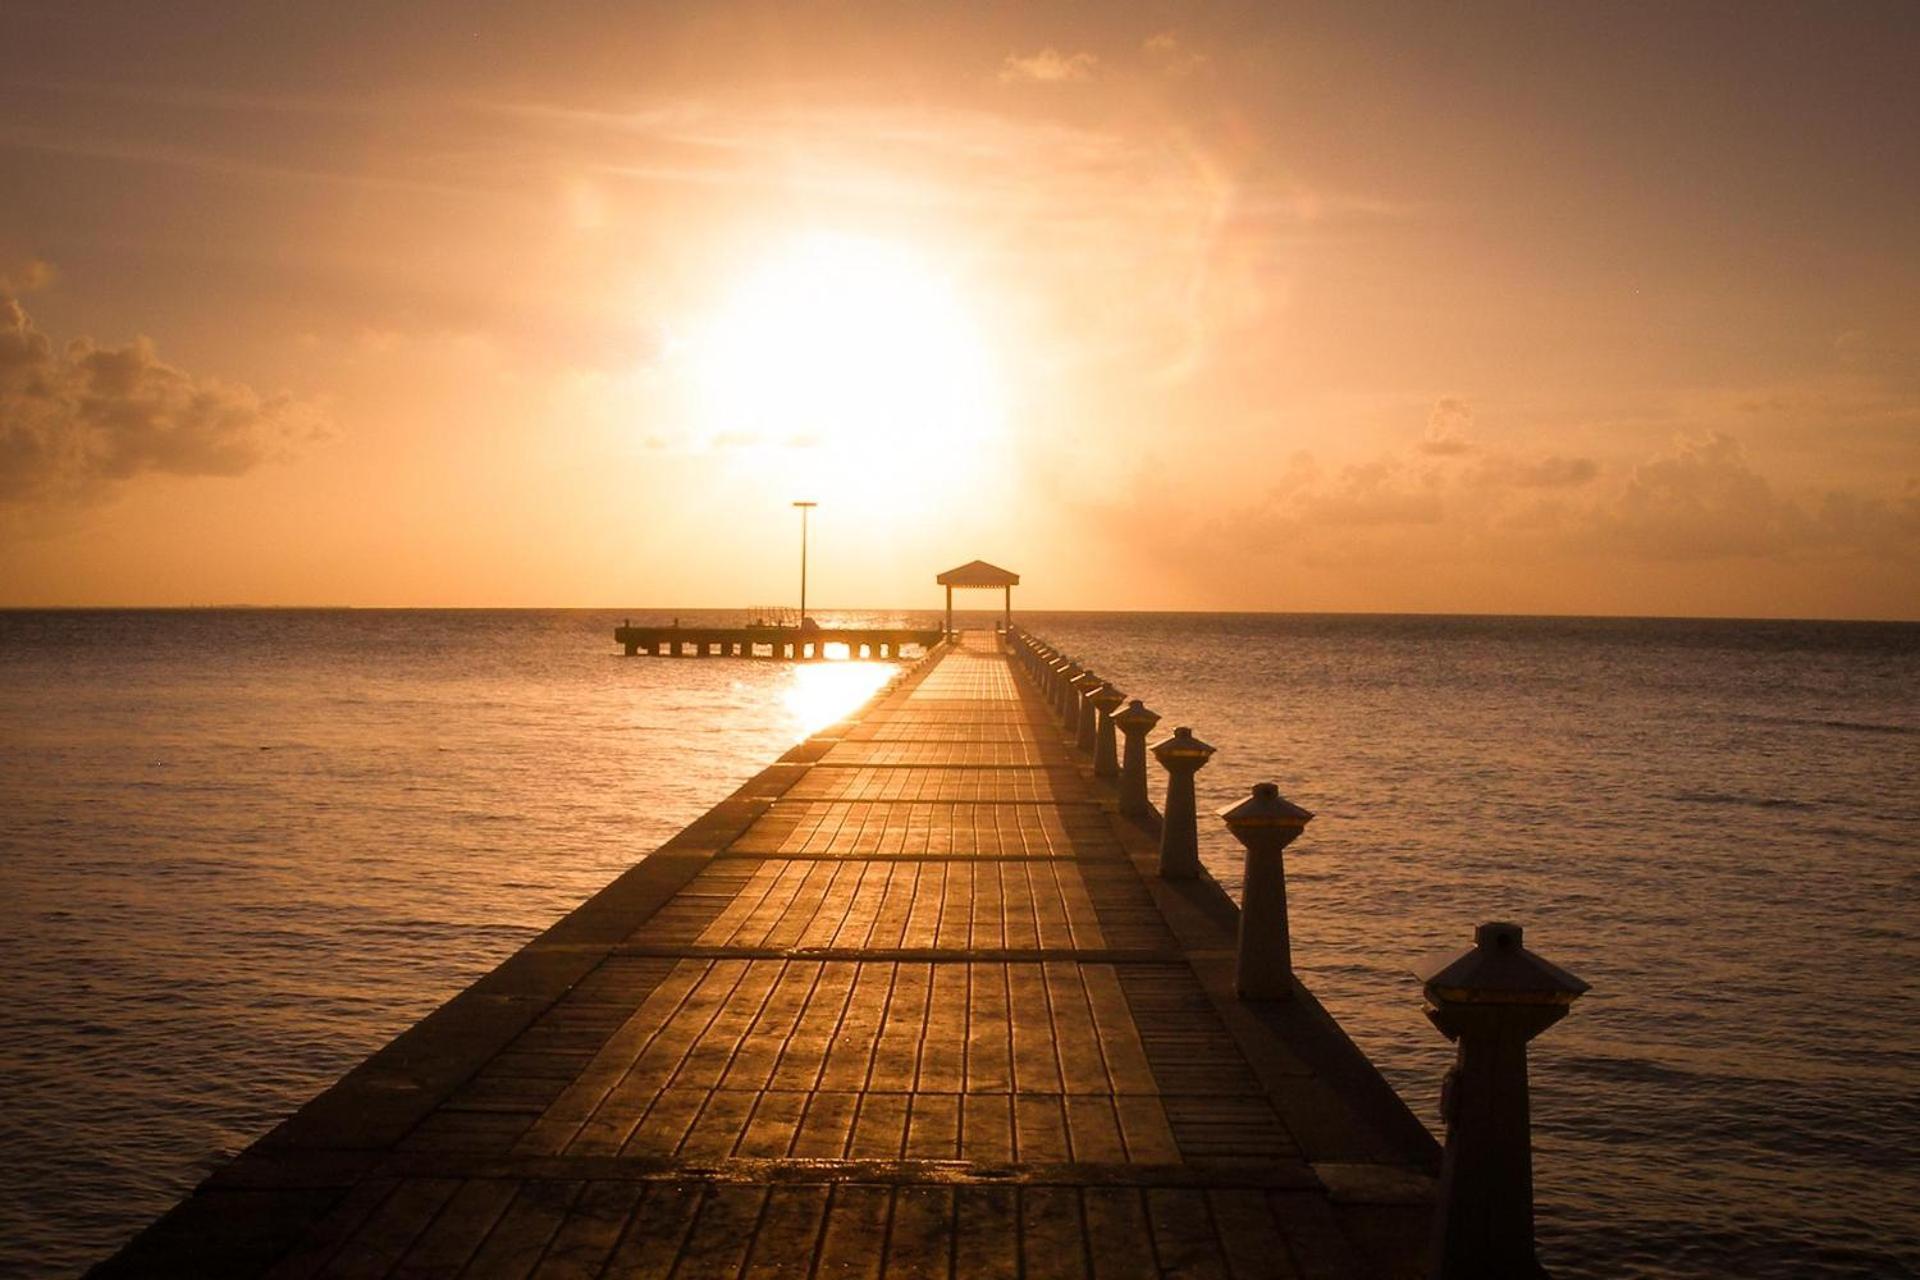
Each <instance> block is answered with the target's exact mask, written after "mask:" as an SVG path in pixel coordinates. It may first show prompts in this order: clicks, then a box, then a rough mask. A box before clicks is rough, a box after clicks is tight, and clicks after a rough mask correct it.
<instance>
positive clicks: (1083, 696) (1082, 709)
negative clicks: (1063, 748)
mask: <svg viewBox="0 0 1920 1280" xmlns="http://www.w3.org/2000/svg"><path fill="white" fill-rule="evenodd" d="M1106 687H1107V682H1106V681H1105V680H1102V679H1101V678H1100V677H1099V676H1094V675H1091V674H1090V678H1089V679H1088V680H1087V681H1086V682H1085V683H1084V684H1082V685H1081V686H1080V702H1079V706H1078V708H1077V709H1076V710H1075V712H1074V727H1073V745H1074V746H1076V747H1078V748H1080V749H1081V750H1082V751H1084V752H1086V753H1087V754H1088V755H1092V754H1093V744H1094V741H1095V740H1096V739H1097V738H1098V737H1099V734H1100V713H1099V712H1098V711H1097V710H1095V707H1096V705H1097V704H1096V703H1095V701H1094V699H1096V698H1098V697H1099V696H1100V691H1101V690H1102V689H1104V688H1106Z"/></svg>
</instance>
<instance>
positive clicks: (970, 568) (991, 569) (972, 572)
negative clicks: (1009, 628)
mask: <svg viewBox="0 0 1920 1280" xmlns="http://www.w3.org/2000/svg"><path fill="white" fill-rule="evenodd" d="M934 581H935V582H938V583H939V584H940V585H941V586H943V587H945V588H946V589H947V634H948V635H952V634H953V589H954V588H955V587H958V588H960V589H961V590H962V591H1004V592H1005V593H1006V596H1005V601H1006V603H1005V612H1006V620H1007V623H1008V624H1009V625H1011V624H1012V622H1013V589H1014V588H1015V587H1017V586H1019V585H1020V575H1019V574H1017V573H1009V572H1008V571H1007V570H1005V569H1002V568H1001V567H1000V566H999V565H997V564H988V563H987V562H986V561H985V560H969V561H967V562H966V563H965V564H963V565H961V566H960V567H959V568H958V569H949V570H947V571H946V572H945V573H943V574H941V575H940V576H939V577H937V578H935V579H934Z"/></svg>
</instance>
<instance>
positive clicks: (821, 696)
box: [780, 646, 894, 736]
mask: <svg viewBox="0 0 1920 1280" xmlns="http://www.w3.org/2000/svg"><path fill="white" fill-rule="evenodd" d="M828 647H829V648H832V647H833V646H828ZM844 647H845V646H841V648H844ZM893 673H894V668H892V667H890V666H888V665H887V664H886V663H884V662H820V663H806V662H799V663H795V664H794V665H793V667H792V668H791V669H790V671H789V672H788V673H787V674H788V680H787V684H786V687H785V688H784V689H782V690H781V692H780V701H781V704H782V705H783V706H784V707H785V708H786V712H787V716H788V718H789V719H790V720H791V721H792V722H793V727H794V729H795V730H796V732H797V733H799V734H800V735H802V736H804V735H806V734H809V733H815V732H818V731H819V730H821V729H824V728H826V727H827V726H828V725H830V724H832V723H833V722H834V721H835V720H838V719H840V718H841V717H842V716H845V715H846V714H848V713H849V712H851V711H852V710H853V709H854V708H855V707H857V706H859V705H860V704H861V703H862V702H865V701H866V700H867V699H868V698H869V697H871V696H872V695H873V693H874V692H875V691H876V690H877V689H879V688H880V686H881V685H883V684H885V683H886V682H887V680H888V679H889V678H890V677H891V676H892V675H893Z"/></svg>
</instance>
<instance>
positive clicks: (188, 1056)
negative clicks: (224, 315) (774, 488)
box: [0, 610, 1920, 1280]
mask: <svg viewBox="0 0 1920 1280" xmlns="http://www.w3.org/2000/svg"><path fill="white" fill-rule="evenodd" d="M623 616H631V617H633V618H634V620H635V621H655V620H658V621H664V620H665V618H666V617H667V616H668V615H666V614H660V613H649V612H645V611H641V610H629V611H622V612H620V613H615V612H611V611H591V610H583V611H385V610H379V611H375V610H180V611H58V612H29V611H15V612H0V981H4V983H5V989H6V999H5V1002H4V1004H0V1154H3V1155H4V1157H5V1160H6V1164H7V1166H8V1169H9V1176H8V1177H7V1178H5V1179H0V1275H19V1276H64V1275H71V1274H74V1273H76V1272H77V1271H79V1270H82V1269H83V1268H84V1267H85V1266H86V1265H87V1264H88V1263H90V1262H91V1261H93V1260H96V1259H97V1258H99V1257H101V1256H103V1255H105V1254H106V1253H108V1252H110V1251H111V1250H112V1249H113V1248H114V1247H115V1246H116V1245H117V1244H118V1243H119V1242H120V1241H121V1240H123V1239H124V1238H125V1237H126V1236H127V1235H129V1234H130V1233H131V1232H132V1231H134V1230H136V1229H137V1228H138V1227H139V1226H140V1225H142V1224H143V1223H144V1222H146V1221H147V1220H149V1219H151V1218H152V1217H153V1216H154V1215H156V1214H158V1213H159V1212H161V1211H163V1210H164V1209H165V1208H166V1207H167V1206H168V1205H170V1204H171V1203H172V1202H173V1201H174V1200H176V1199H177V1198H178V1197H179V1196H181V1195H182V1194H183V1193H184V1192H185V1191H187V1190H188V1189H189V1188H190V1187H191V1186H192V1185H193V1184H194V1183H195V1182H197V1181H198V1180H199V1179H200V1178H201V1177H202V1176H204V1174H205V1173H206V1171H207V1170H208V1169H209V1168H210V1167H212V1166H213V1165H214V1164H216V1163H217V1162H219V1161H220V1160H222V1159H224V1158H225V1157H227V1156H229V1155H231V1154H232V1153H233V1152H235V1151H237V1150H239V1149H240V1148H242V1147H244V1146H245V1145H246V1144H247V1143H248V1142H250V1141H251V1140H253V1139H254V1138H255V1137H257V1136H258V1135H259V1134H260V1133H262V1132H264V1131H265V1130H266V1129H267V1128H268V1127H270V1126H271V1125H272V1123H274V1121H276V1120H277V1119H278V1118H280V1117H281V1116H282V1115H284V1114H285V1113H286V1112H288V1111H290V1110H291V1109H293V1108H294V1107H295V1106H297V1105H298V1104H299V1103H301V1102H302V1101H304V1100H305V1099H306V1098H308V1097H310V1096H311V1095H312V1094H313V1093H315V1092H317V1091H318V1090H319V1089H320V1088H322V1087H324V1086H325V1085H326V1084H328V1083H330V1082H331V1081H332V1080H333V1079H334V1078H336V1077H337V1076H338V1075H340V1074H341V1073H342V1072H343V1071H344V1070H346V1069H347V1068H348V1067H350V1066H352V1065H353V1064H354V1063H356V1062H357V1061H359V1060H360V1059H361V1058H362V1057H364V1056H365V1055H366V1054H367V1053H369V1052H370V1051H372V1050H373V1049H375V1048H377V1047H378V1046H380V1045H381V1044H383V1043H384V1042H386V1041H387V1040H388V1039H390V1038H391V1037H392V1036H393V1035H394V1034H396V1033H397V1032H399V1031H400V1030H402V1029H404V1028H405V1027H406V1026H408V1025H410V1024H411V1023H412V1022H414V1021H415V1020H416V1019H418V1018H419V1017H420V1016H422V1015H423V1014H425V1013H427V1012H428V1011H430V1010H431V1009H433V1008H434V1007H435V1006H437V1005H438V1004H440V1003H441V1002H442V1001H444V1000H445V999H447V998H448V997H449V996H451V995H452V994H454V993H455V992H456V991H458V990H459V989H461V988H462V987H463V986H465V985H466V984H467V983H468V982H470V981H471V980H472V979H474V978H475V977H477V976H478V975H480V974H481V973H483V972H485V971H486V970H488V969H489V968H491V967H492V966H493V965H494V964H495V963H497V962H498V961H499V960H500V959H501V958H502V957H504V956H505V955H507V954H509V953H510V952H512V951H513V950H514V949H516V948H517V947H518V946H520V945H521V944H522V943H523V942H525V941H526V940H527V939H528V938H530V937H531V936H533V935H534V934H535V933H537V932H538V931H539V930H540V929H542V928H544V927H545V926H546V925H547V924H549V923H551V922H552V921H553V920H554V919H556V918H557V917H558V916H560V915H561V914H563V913H565V912H566V911H567V910H568V909H570V908H571V907H572V906H574V905H575V904H576V903H578V902H579V901H580V900H582V899H583V898H585V897H587V896H588V895H590V894H591V893H593V892H594V891H596V890H597V889H599V888H600V887H601V886H602V885H604V884H605V883H606V882H607V881H609V880H611V879H612V878H613V877H614V876H615V875H616V874H618V873H619V872H620V871H621V870H622V869H624V868H625V867H627V866H628V865H630V864H631V863H632V862H633V861H634V860H636V859H637V858H639V857H641V856H643V855H644V854H646V853H647V852H648V851H649V850H650V849H651V848H653V847H654V846H655V845H656V844H658V843H659V842H661V841H662V840H664V839H665V838H666V837H667V836H669V835H671V834H672V833H673V832H674V831H676V830H678V829H679V828H680V827H681V826H682V825H684V824H685V823H686V822H687V821H688V820H690V819H691V818H693V817H695V816H697V815H698V814H699V813H701V812H702V811H704V810H705V809H706V808H707V807H708V806H710V805H711V804H713V803H714V802H715V801H717V800H719V799H720V798H722V797H723V796H724V795H726V794H727V793H728V792H729V791H730V790H732V788H733V787H734V786H735V785H736V784H737V783H739V782H740V781H743V780H744V779H746V778H747V777H749V776H751V775H752V774H753V773H755V772H757V771H758V770H759V769H760V768H761V767H762V766H764V765H765V764H766V763H767V762H768V761H770V760H771V759H772V758H773V757H774V756H776V755H778V754H779V753H780V752H781V751H782V750H784V749H785V747H786V746H787V745H789V744H790V743H792V742H793V741H795V740H797V739H798V738H800V737H803V736H804V735H805V734H806V733H807V732H809V731H810V730H811V729H812V728H814V727H816V726H818V725H822V724H826V723H829V722H831V721H832V720H834V719H836V718H838V717H839V716H840V715H841V714H843V713H844V712H845V711H846V710H849V709H851V708H852V707H853V706H854V705H856V704H857V703H858V702H860V701H861V700H862V699H863V698H864V697H865V696H866V695H867V694H868V693H869V692H870V691H871V690H873V689H874V688H876V687H877V686H878V684H879V683H880V682H881V681H883V680H884V679H885V678H886V676H887V674H888V668H886V667H884V666H881V665H879V664H864V663H845V664H840V663H835V664H826V665H818V666H806V667H796V666H790V665H785V664H777V663H770V662H764V661H762V662H748V661H741V660H722V659H709V660H687V661H669V660H656V659H647V658H639V659H625V658H622V657H621V656H619V653H618V650H617V649H616V648H615V647H614V645H613V644H612V641H611V636H610V628H611V627H612V626H613V625H614V624H615V623H617V622H618V621H620V619H621V617H623ZM680 616H681V617H682V618H684V619H686V620H687V621H689V622H694V621H698V620H700V619H701V618H703V617H708V616H718V615H704V614H701V613H699V612H698V611H683V612H682V613H681V615H680ZM816 616H819V617H820V618H821V620H822V621H823V622H837V621H845V622H868V623H880V622H903V623H904V622H913V621H924V619H925V618H927V617H928V616H930V615H924V614H923V615H913V614H895V613H871V612H869V613H846V614H833V613H829V612H827V611H816ZM1021 621H1022V622H1023V623H1024V624H1025V625H1026V626H1028V627H1029V628H1031V629H1032V630H1034V631H1035V632H1037V633H1038V634H1040V635H1042V636H1045V637H1046V638H1048V639H1049V640H1051V641H1053V642H1054V643H1056V644H1058V645H1060V646H1061V647H1062V648H1065V649H1067V650H1068V651H1070V652H1073V653H1075V654H1076V655H1078V656H1080V657H1081V658H1083V659H1084V660H1085V661H1087V662H1088V663H1090V664H1091V665H1092V666H1094V667H1095V668H1096V669H1097V670H1098V671H1099V672H1100V673H1101V674H1102V675H1104V676H1107V677H1108V678H1109V679H1111V680H1113V681H1114V682H1115V683H1117V684H1119V685H1120V686H1121V687H1122V688H1124V689H1125V690H1126V691H1127V692H1128V693H1129V694H1130V695H1132V696H1137V697H1140V698H1142V699H1143V700H1144V701H1146V703H1147V704H1148V705H1149V706H1151V707H1152V708H1153V709H1154V710H1156V711H1158V712H1160V713H1161V714H1162V715H1163V716H1164V717H1165V719H1164V721H1163V723H1162V729H1163V730H1165V729H1169V728H1171V727H1173V726H1174V725H1179V724H1185V725H1190V726H1191V727H1192V728H1193V729H1194V731H1195V732H1196V733H1197V734H1198V735H1199V736H1200V737H1201V738H1203V739H1205V740H1206V741H1208V742H1210V743H1212V744H1213V745H1214V746H1216V747H1217V748H1219V753H1218V755H1217V756H1216V757H1215V758H1214V760H1213V762H1212V763H1211V764H1210V765H1209V766H1208V767H1207V769H1206V770H1204V771H1203V772H1202V773H1201V775H1200V779H1199V782H1200V791H1201V803H1202V812H1203V814H1204V813H1206V812H1207V811H1208V810H1209V809H1210V808H1211V807H1213V806H1217V805H1221V804H1225V803H1228V802H1230V801H1231V800H1233V799H1236V798H1238V797H1239V796H1241V795H1243V794H1244V793H1245V790H1246V788H1247V787H1248V786H1249V785H1250V784H1252V783H1254V782H1258V781H1265V780H1272V781H1275V782H1277V783H1279V785H1280V787H1281V790H1282V791H1283V792H1284V793H1285V794H1286V795H1287V796H1288V797H1289V798H1291V799H1293V800H1295V801H1297V802H1298V803H1300V804H1303V805H1305V806H1306V807H1307V808H1309V809H1312V810H1313V811H1314V812H1315V813H1316V815H1317V816H1316V818H1315V819H1314V821H1313V823H1312V824H1311V826H1310V827H1309V828H1308V830H1307V832H1306V834H1305V835H1304V836H1303V837H1302V838H1301V840H1300V841H1299V842H1298V843H1297V844H1296V845H1294V846H1293V848H1291V849H1290V850H1289V851H1288V877H1289V893H1290V899H1291V911H1292V923H1293V935H1294V955H1295V961H1296V964H1297V966H1298V968H1299V969H1300V971H1301V974H1302V976H1303V977H1304V979H1305V980H1306V981H1307V983H1308V984H1309V985H1310V986H1311V987H1312V988H1313V989H1314V990H1315V991H1316V993H1318V994H1319V996H1320V997H1321V999H1322V1000H1323V1001H1324V1002H1325V1003H1326V1004H1327V1006H1328V1007H1329V1008H1330V1009H1331V1010H1332V1011H1333V1013H1334V1014H1335V1016H1337V1017H1338V1018H1339V1019H1340V1020H1341V1022H1342V1023H1343V1024H1344V1025H1345V1026H1346V1027H1347V1028H1348V1030H1349V1031H1350V1032H1351V1033H1352V1035H1353V1036H1354V1038H1355V1039H1356V1040H1357V1041H1358V1042H1359V1044H1360V1046H1361V1047H1362V1048H1363V1049H1364V1050H1366V1052H1367V1053H1368V1054H1369V1055H1370V1056H1372V1057H1373V1059H1374V1060H1375V1061H1376V1062H1377V1063H1379V1064H1380V1066H1381V1068H1382V1070H1383V1071H1384V1072H1385V1073H1386V1074H1387V1076H1388V1078H1389V1079H1390V1080H1391V1081H1392V1083H1393V1084H1394V1086H1395V1087H1396V1088H1397V1089H1399V1090H1400V1092H1401V1095H1402V1096H1403V1097H1405V1098H1406V1099H1407V1100H1408V1102H1409V1103H1410V1104H1411V1105H1412V1106H1413V1107H1414V1109H1415V1111H1416V1112H1417V1113H1418V1114H1419V1115H1420V1116H1421V1117H1422V1118H1423V1119H1424V1120H1426V1121H1427V1122H1428V1124H1429V1125H1430V1126H1431V1127H1434V1128H1436V1129H1437V1128H1438V1118H1437V1114H1436V1112H1437V1092H1438V1087H1439V1082H1440V1078H1441V1076H1442V1074H1443V1073H1444V1072H1445V1070H1446V1067H1447V1064H1448V1062H1449V1061H1450V1058H1451V1049H1450V1048H1449V1046H1447V1045H1446V1043H1445V1042H1444V1041H1443V1040H1442V1039H1441V1038H1440V1036H1439V1034H1438V1033H1437V1032H1435V1031H1434V1030H1433V1029H1432V1027H1431V1026H1430V1025H1429V1024H1428V1023H1427V1022H1426V1020H1425V1018H1424V1017H1423V1016H1422V1015H1421V1012H1420V998H1419V990H1418V984H1417V982H1416V981H1415V980H1414V978H1413V977H1412V975H1411V969H1412V966H1413V965H1414V964H1415V963H1416V962H1417V961H1418V960H1419V959H1420V958H1422V957H1423V956H1425V955H1428V954H1431V953H1434V952H1439V951H1455V950H1459V949H1460V948H1462V947H1464V946H1465V945H1467V943H1468V942H1469V940H1470V936H1471V931H1472V928H1473V925H1474V924H1475V923H1477V922H1479V921H1483V920H1492V919H1512V920H1516V921H1518V922H1520V923H1522V924H1523V925H1524V926H1525V927H1526V930H1527V942H1528V945H1529V946H1531V947H1533V948H1534V949H1536V950H1537V951H1539V952H1540V953H1542V954H1543V955H1545V956H1547V957H1548V958H1550V959H1552V960H1554V961H1556V962H1558V963H1560V964H1561V965H1563V966H1565V967H1567V968H1570V969H1572V970H1573V971H1574V972H1575V973H1577V974H1579V975H1580V976H1582V977H1583V978H1585V979H1586V980H1587V981H1589V982H1590V983H1592V985H1593V990H1592V992H1591V993H1590V994H1589V995H1588V996H1586V997H1585V998H1583V999H1582V1000H1581V1001H1579V1002H1578V1003H1577V1004H1576V1005H1575V1007H1574V1009H1573V1012H1572V1013H1571V1015H1570V1016H1569V1017H1568V1018H1567V1019H1566V1020H1565V1021H1563V1022H1562V1023H1560V1024H1559V1025H1558V1026H1556V1027H1554V1028H1553V1029H1551V1030H1550V1031H1548V1032H1547V1033H1546V1034H1545V1035H1544V1036H1543V1037H1542V1038H1541V1039H1540V1040H1538V1041H1536V1042H1535V1044H1534V1050H1533V1058H1532V1063H1533V1073H1532V1074H1533V1105H1534V1137H1535V1152H1536V1156H1535V1162H1536V1167H1535V1178H1536V1183H1537V1195H1538V1204H1539V1219H1540V1221H1539V1237H1540V1245H1541V1253H1542V1257H1543V1259H1544V1260H1545V1261H1546V1262H1547V1264H1548V1266H1549V1267H1550V1268H1551V1269H1552V1270H1553V1272H1554V1274H1555V1275H1556V1276H1559V1277H1562V1278H1563V1280H1566V1278H1579V1280H1584V1278H1588V1277H1593V1278H1598V1277H1709V1276H1711V1277H1720V1276H1726V1275H1730V1274H1736V1273H1738V1274H1742V1275H1744V1276H1747V1277H1750V1278H1755V1280H1766V1278H1770V1277H1789V1276H1791V1277H1809V1276H1900V1275H1913V1274H1920V1161H1916V1159H1915V1158H1914V1155H1913V1152H1914V1151H1915V1150H1916V1149H1920V1087H1917V1086H1920V945H1916V936H1917V935H1920V912H1916V888H1920V863H1917V862H1916V853H1917V852H1920V626H1915V625H1903V624H1869V623H1856V624H1843V623H1798V622H1721V621H1669V620H1613V619H1541V618H1448V617H1389V616H1327V615H1219V614H1201V615H1172V614H1084V613H1083V614H1023V615H1022V616H1021ZM936 625H937V624H936ZM1202 840H1203V856H1204V857H1205V858H1206V860H1207V863H1208V865H1209V866H1210V867H1211V868H1212V870H1213V871H1214V873H1215V874H1216V875H1217V876H1218V877H1219V878H1220V879H1221V880H1222V881H1223V882H1224V883H1225V884H1226V885H1227V886H1228V887H1229V888H1230V889H1231V888H1236V887H1237V885H1238V882H1239V864H1240V859H1239V850H1238V846H1236V845H1234V844H1233V843H1232V841H1231V839H1230V838H1229V837H1227V835H1226V833H1225V831H1224V829H1223V828H1221V827H1219V825H1218V824H1217V823H1216V822H1214V821H1213V820H1212V819H1210V818H1203V822H1202Z"/></svg>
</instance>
